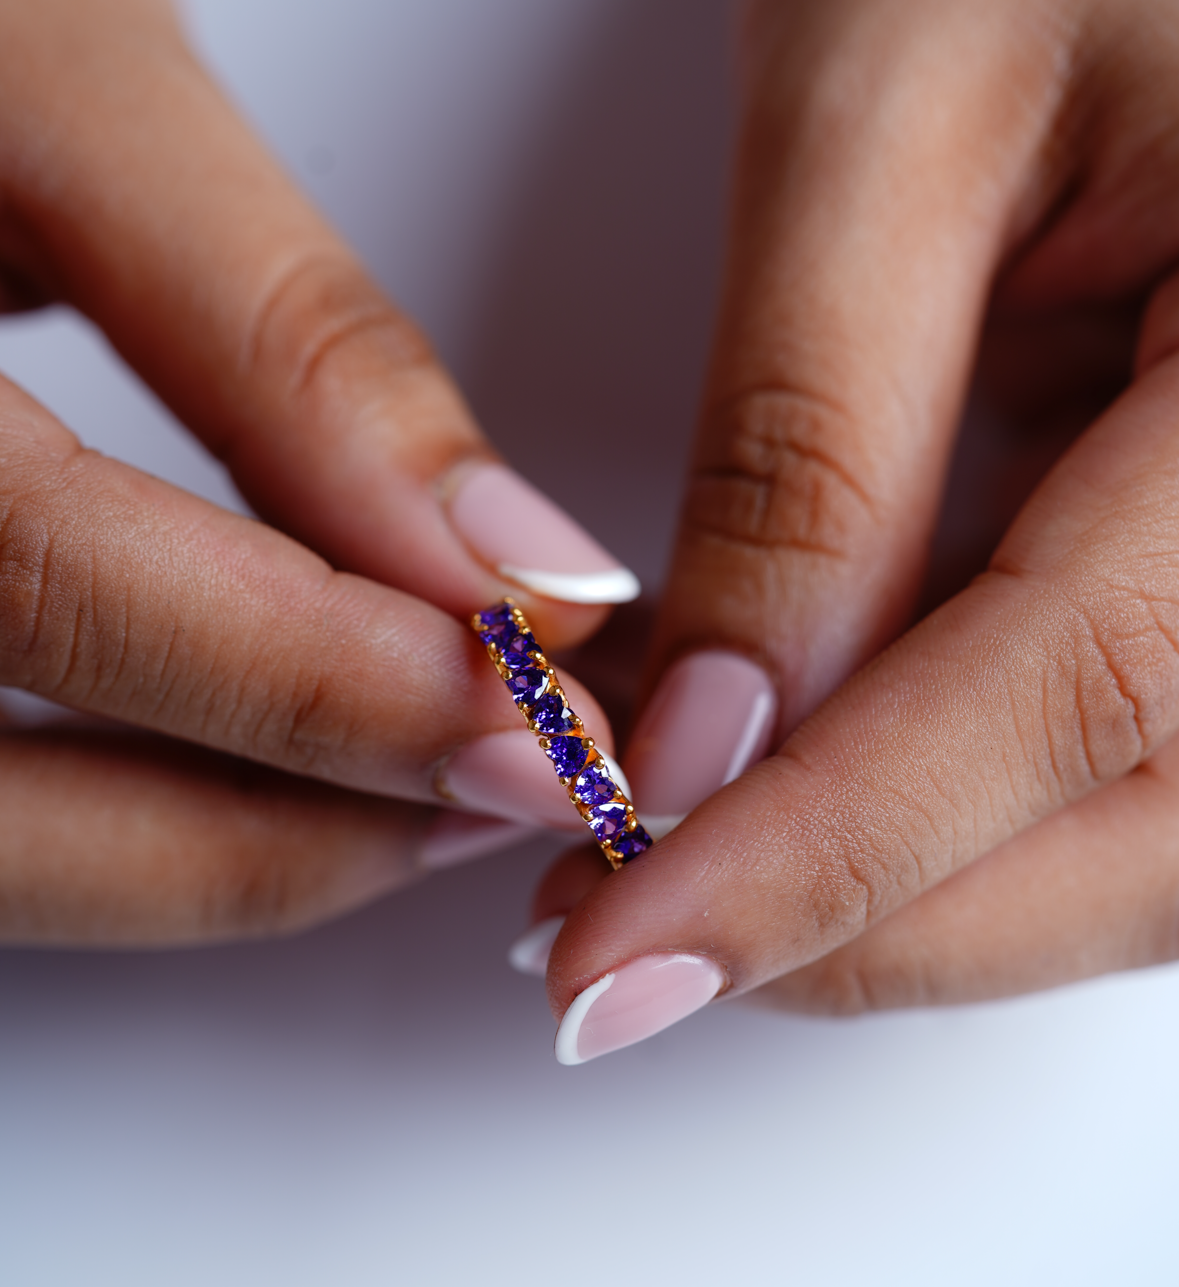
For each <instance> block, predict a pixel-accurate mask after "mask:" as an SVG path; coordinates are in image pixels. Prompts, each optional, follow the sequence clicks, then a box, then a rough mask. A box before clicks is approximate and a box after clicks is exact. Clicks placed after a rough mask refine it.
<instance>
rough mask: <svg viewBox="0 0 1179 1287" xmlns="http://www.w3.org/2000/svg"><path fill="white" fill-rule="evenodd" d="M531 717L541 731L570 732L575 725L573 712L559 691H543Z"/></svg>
mask: <svg viewBox="0 0 1179 1287" xmlns="http://www.w3.org/2000/svg"><path fill="white" fill-rule="evenodd" d="M531 718H532V719H533V720H534V721H535V723H536V727H537V728H538V729H540V731H541V732H542V733H550V734H552V733H571V732H572V731H573V730H574V729H575V728H576V727H577V723H576V721H575V720H574V718H573V712H572V711H571V710H570V709H569V707H568V706H566V705H565V699H564V698H563V697H562V696H561V695H560V694H559V693H545V695H544V696H543V697H542V698H541V699H540V701H539V702H537V703H536V709H535V710H533V711H532V714H531Z"/></svg>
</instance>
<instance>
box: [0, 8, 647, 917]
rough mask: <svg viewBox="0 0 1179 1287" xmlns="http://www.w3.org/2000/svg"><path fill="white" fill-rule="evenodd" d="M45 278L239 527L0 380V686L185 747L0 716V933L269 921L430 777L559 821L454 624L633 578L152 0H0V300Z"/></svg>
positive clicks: (549, 637)
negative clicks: (545, 483)
mask: <svg viewBox="0 0 1179 1287" xmlns="http://www.w3.org/2000/svg"><path fill="white" fill-rule="evenodd" d="M49 300H62V301H66V302H69V303H71V304H73V305H75V306H76V307H77V308H79V309H81V310H82V311H84V312H85V313H87V314H88V315H89V316H90V317H91V318H93V319H94V321H95V322H97V323H98V325H100V326H101V327H102V328H103V329H104V331H105V332H106V334H107V336H108V337H109V338H110V340H111V342H112V344H113V345H114V346H115V347H116V348H117V349H118V350H119V352H120V353H121V354H122V355H123V356H124V357H125V358H126V359H127V360H128V361H129V362H130V363H131V364H132V365H133V366H134V367H135V368H136V370H138V371H139V373H140V374H141V375H142V376H143V377H144V379H146V380H147V381H148V383H150V384H151V385H152V387H153V388H154V389H155V390H156V391H157V393H159V394H160V396H161V397H162V398H164V399H165V401H167V403H168V404H169V405H170V406H171V407H172V408H173V410H174V411H175V412H176V413H177V415H178V416H180V417H181V419H182V420H184V421H185V423H186V424H188V425H189V426H190V427H191V428H192V429H193V431H194V432H195V433H197V434H198V435H199V437H200V438H201V440H202V441H203V442H204V443H205V444H206V445H207V446H208V447H209V448H210V449H211V450H212V451H214V452H215V453H216V454H217V455H218V456H220V457H221V459H223V460H224V461H225V462H226V464H227V465H228V466H229V468H230V470H231V471H232V473H233V477H234V479H235V480H236V482H237V484H238V486H239V487H240V488H241V490H242V492H243V494H244V495H245V496H246V498H247V499H248V500H249V501H250V503H251V504H252V505H253V506H254V507H255V509H256V510H257V511H258V513H259V514H261V515H262V516H263V518H264V519H265V520H266V521H267V522H268V523H270V524H271V526H264V525H262V524H260V523H257V522H253V521H250V520H247V519H243V518H239V517H237V516H234V515H231V514H227V513H225V512H222V511H220V510H218V509H216V508H215V507H213V506H211V505H209V504H206V503H205V502H203V501H200V500H197V499H195V498H194V497H192V496H189V495H187V494H185V493H183V492H181V491H178V490H177V489H175V488H173V487H170V486H167V485H165V484H164V483H161V482H159V481H157V480H155V479H153V478H149V477H147V476H145V475H143V474H141V473H138V472H137V471H135V470H133V469H130V468H128V467H126V466H124V465H122V464H119V463H118V462H115V461H112V460H108V459H105V458H102V457H100V456H98V455H97V454H95V453H93V452H89V451H85V450H83V449H82V448H81V446H80V445H79V443H78V441H77V440H76V439H75V438H74V437H73V435H72V434H70V433H69V432H68V430H67V429H65V428H64V427H63V426H61V425H60V424H59V423H57V422H56V421H55V420H54V419H53V417H52V416H50V415H49V414H48V413H47V412H46V411H45V410H44V409H43V408H41V407H40V406H38V405H37V404H36V403H34V402H33V401H32V400H30V399H29V398H28V397H26V396H25V395H24V394H22V393H21V391H20V390H18V389H17V388H15V387H14V386H12V385H11V384H8V383H4V382H0V685H9V686H19V687H23V688H26V689H28V690H30V691H31V692H34V693H39V694H41V695H43V696H45V697H48V698H52V699H53V700H55V701H58V702H62V703H65V704H66V705H68V706H72V707H74V708H76V709H77V710H80V711H85V712H90V713H92V714H96V715H101V716H106V717H113V718H115V719H117V720H120V721H125V722H128V723H130V724H134V725H137V726H139V727H140V728H141V729H144V730H151V731H154V732H155V733H157V734H166V735H169V736H171V737H175V738H180V739H183V740H184V741H186V742H190V743H199V744H200V745H201V746H202V747H204V748H206V749H205V750H203V751H197V750H194V749H192V748H184V747H181V746H177V745H170V744H165V743H163V742H161V741H160V740H158V739H152V738H149V737H146V736H143V735H140V736H135V737H129V736H128V735H126V734H118V735H116V734H113V733H112V734H109V735H99V734H97V733H89V734H86V735H72V734H67V733H64V732H61V731H55V732H52V733H38V734H35V735H33V734H24V733H20V732H18V731H14V730H9V731H7V732H6V733H5V734H4V736H3V737H0V817H2V818H3V820H4V821H3V826H2V827H0V938H4V939H8V940H13V939H19V940H36V941H47V940H58V941H62V940H68V941H118V942H143V941H150V942H159V941H167V940H177V939H193V938H200V937H209V936H220V935H225V934H232V933H241V932H251V931H261V930H267V929H275V928H282V927H286V926H290V925H294V924H302V923H305V922H307V921H308V920H311V919H314V918H316V917H318V916H322V915H326V914H329V913H332V912H334V911H336V910H339V909H340V908H342V907H344V906H349V905H352V904H353V903H355V902H358V901H360V900H361V899H363V898H365V897H368V896H371V895H372V894H373V893H375V892H377V891H379V890H381V889H384V888H389V887H391V886H392V885H394V884H396V883H398V882H399V881H401V880H403V879H406V878H407V877H408V876H409V875H410V874H412V873H413V872H414V871H416V870H418V869H419V868H420V867H421V866H422V865H423V863H425V864H429V863H430V862H431V861H438V859H439V856H440V855H441V856H443V857H444V856H445V855H446V853H449V854H452V855H453V853H454V851H455V850H454V845H453V843H451V842H452V841H453V840H454V836H453V834H452V832H450V831H447V828H446V827H443V832H442V840H445V841H446V844H442V840H440V835H439V832H438V831H437V830H435V831H434V832H432V833H430V834H429V836H427V829H428V827H429V826H430V825H431V820H432V819H433V818H434V817H435V810H434V808H433V807H423V806H436V805H438V804H440V803H443V802H444V801H445V800H447V799H449V800H453V801H457V803H459V804H462V805H466V806H467V807H470V808H475V809H479V810H481V811H482V812H484V813H495V814H498V815H501V816H505V817H515V818H521V819H525V820H532V821H544V820H550V819H551V820H553V821H556V822H557V823H563V822H564V823H568V822H569V821H570V819H569V814H570V810H569V806H568V801H567V800H566V799H565V796H564V792H562V791H561V790H560V788H559V785H558V784H557V783H556V782H555V781H554V780H553V778H552V775H551V772H550V770H549V767H548V765H547V763H546V762H545V761H544V759H543V757H541V756H539V755H538V754H537V752H536V748H535V744H534V739H533V738H532V736H531V735H530V734H528V733H527V732H526V731H525V730H524V729H523V727H522V725H521V723H520V719H519V715H518V714H517V712H516V711H515V710H514V708H513V706H512V704H511V702H510V700H509V699H508V698H507V696H506V694H505V692H504V690H503V687H502V684H500V682H499V680H498V679H497V677H496V676H495V674H494V672H493V670H492V669H491V667H489V666H488V664H487V660H486V657H485V656H484V655H483V652H482V649H481V648H480V646H479V644H478V641H477V640H476V639H475V638H474V636H473V635H471V633H470V631H469V630H468V629H467V628H466V626H465V625H464V624H462V622H461V620H455V618H456V617H458V618H460V619H461V618H464V617H465V616H466V615H468V614H469V613H471V612H472V611H474V610H477V609H478V608H480V607H483V606H485V605H486V604H487V603H489V602H492V601H494V600H495V599H497V598H498V597H500V596H501V595H502V594H503V593H504V592H505V590H511V591H512V592H513V593H515V594H516V595H517V597H518V599H519V600H520V602H521V604H522V606H524V607H526V609H527V611H528V613H529V614H530V616H531V618H532V619H533V621H534V622H535V624H536V626H537V628H538V629H539V630H541V631H543V637H544V639H545V642H546V644H547V645H549V646H551V647H558V646H560V645H561V644H562V643H569V642H573V641H576V640H578V639H580V638H583V637H584V636H585V635H586V634H588V633H589V632H590V631H591V630H592V629H593V628H594V627H595V626H596V625H597V624H598V623H599V622H600V621H601V619H602V617H603V615H604V612H605V608H604V607H603V606H601V605H603V604H605V603H607V602H613V601H616V600H618V599H621V598H625V597H628V595H630V594H632V593H633V592H634V589H635V587H634V585H633V578H632V577H630V574H629V573H627V572H626V571H625V569H622V568H621V567H620V566H619V565H618V564H617V563H616V562H615V561H614V560H613V559H611V558H610V556H609V555H607V554H606V553H605V552H604V551H602V550H601V549H600V548H599V547H597V546H596V545H595V544H594V542H593V541H591V540H590V539H589V537H587V536H586V535H585V534H584V533H583V532H582V531H581V530H580V528H578V527H576V526H575V524H574V523H573V522H572V521H571V520H570V519H568V518H567V517H566V516H565V515H563V514H562V513H561V512H560V511H558V510H557V509H556V508H555V507H554V506H552V505H551V504H550V503H549V502H547V501H545V500H544V498H543V497H541V496H540V495H539V494H538V493H536V492H534V491H533V490H532V489H531V488H529V487H528V486H527V485H526V484H525V483H524V482H523V480H521V479H520V478H518V477H517V476H516V475H514V474H512V473H511V471H509V470H508V469H506V468H505V467H504V466H502V465H501V464H500V463H498V461H497V460H496V458H495V455H494V453H493V452H492V450H491V449H490V447H489V446H488V444H487V443H486V442H485V441H484V440H483V439H482V437H481V436H480V434H479V433H478V431H477V429H476V428H475V426H474V424H473V423H472V421H471V417H470V415H469V413H468V411H467V409H466V408H465V406H464V405H463V403H462V400H461V399H460V397H459V396H458V394H457V392H456V390H455V388H454V386H453V385H452V384H451V382H450V381H449V380H448V378H447V376H446V375H445V373H444V372H443V371H442V370H441V369H440V368H439V366H438V365H437V364H436V362H435V360H434V358H433V357H432V355H431V353H430V351H429V349H428V347H427V345H426V344H425V342H424V341H423V339H422V338H421V336H420V335H419V334H418V333H417V332H416V331H415V330H414V328H413V327H412V325H411V324H410V323H409V322H407V321H406V319H405V318H404V317H402V316H400V315H399V314H398V313H397V312H396V311H395V310H394V308H393V307H392V306H391V305H390V304H389V303H388V302H387V301H386V299H385V298H384V297H383V296H382V294H381V292H380V291H379V290H378V289H377V288H376V287H375V286H374V285H373V284H372V283H371V282H370V281H369V279H368V277H367V275H366V274H365V272H364V270H363V268H362V266H361V265H360V264H359V263H358V262H357V260H356V259H355V257H354V256H353V255H352V254H351V252H350V251H349V250H348V249H347V247H346V246H344V245H343V244H342V243H341V241H340V240H339V238H338V237H337V236H336V235H335V234H334V233H333V232H332V230H331V229H330V228H329V227H327V226H326V225H325V223H324V221H323V220H322V219H321V218H320V217H319V215H318V214H317V213H316V212H315V211H314V209H313V208H312V207H311V206H310V205H309V204H308V203H307V202H306V201H305V200H304V199H303V198H302V197H301V196H300V195H299V193H298V192H297V191H296V190H295V189H294V188H293V186H292V185H291V183H290V182H289V181H288V180H287V178H286V177H285V176H284V175H283V174H282V172H281V171H280V170H279V168H278V167H277V166H276V165H275V164H274V162H273V161H272V160H271V159H270V158H269V157H268V156H267V154H266V153H265V151H264V150H263V149H262V148H261V147H260V145H259V144H258V142H257V141H256V140H255V139H254V138H253V137H252V136H251V134H250V132H249V131H248V130H247V129H246V128H245V127H244V126H243V124H242V122H241V121H240V120H239V119H238V118H237V116H236V115H235V114H234V112H233V111H232V110H231V109H230V108H229V106H228V105H227V104H226V102H225V101H224V99H223V98H222V97H221V96H220V94H219V93H218V91H217V90H216V88H215V87H214V86H213V84H212V83H211V81H210V80H209V78H208V77H207V75H206V74H205V73H204V72H203V71H202V70H201V68H200V67H199V66H198V65H197V63H196V62H195V60H194V59H193V57H192V56H191V54H190V53H189V51H188V49H187V47H186V45H185V43H184V40H183V38H182V36H181V33H180V31H179V29H178V27H177V25H176V22H175V19H174V16H173V15H172V13H171V11H170V10H169V9H168V8H166V7H165V6H164V5H163V4H161V3H157V2H156V0H37V3H35V4H29V3H25V2H23V0H5V2H4V3H0V302H2V304H3V306H4V307H6V308H8V309H15V308H22V307H29V306H33V305H36V304H38V303H41V302H44V301H49ZM312 551H314V553H313V552H312ZM530 591H537V592H540V593H542V594H543V595H544V596H545V597H537V596H536V595H535V594H533V593H531V592H530ZM572 694H575V697H574V699H575V701H576V703H577V708H578V710H579V711H583V714H587V715H588V719H589V721H590V723H591V724H593V723H595V722H596V723H597V726H598V727H597V732H598V735H599V736H602V737H607V738H608V736H609V734H608V730H607V729H605V728H604V727H603V726H602V719H601V717H600V714H596V708H595V707H594V706H593V703H592V702H591V701H590V700H589V699H588V698H587V696H586V694H585V693H584V692H582V691H581V690H578V689H573V690H572ZM572 694H571V695H572ZM231 756H240V757H245V758H246V759H247V760H251V761H255V762H256V764H259V765H265V766H269V770H263V769H259V768H256V767H254V766H250V765H246V764H243V763H241V762H239V761H235V760H233V759H231V758H229V757H231ZM273 770H283V771H285V772H286V773H289V774H299V775H305V777H311V778H316V779H319V784H309V783H308V782H307V781H306V780H305V777H304V778H293V777H287V776H285V774H284V773H281V772H274V771H273ZM356 792H366V793H372V794H373V795H375V796H385V797H397V798H398V800H399V801H403V802H413V803H394V802H392V801H391V800H388V799H385V800H381V799H374V798H370V797H369V796H363V795H358V794H355V793H356ZM571 825H574V826H576V825H577V821H576V819H575V818H574V819H572V823H571ZM470 839H471V837H470V836H468V837H467V840H470ZM440 845H441V848H440ZM447 846H449V847H447Z"/></svg>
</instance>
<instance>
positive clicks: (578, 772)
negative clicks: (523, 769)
mask: <svg viewBox="0 0 1179 1287" xmlns="http://www.w3.org/2000/svg"><path fill="white" fill-rule="evenodd" d="M471 628H472V629H473V630H474V631H475V633H476V634H477V635H478V636H479V638H480V639H482V640H483V642H484V643H485V644H486V645H487V651H488V653H489V654H490V656H491V660H492V661H493V662H495V667H496V669H497V670H498V671H499V673H500V675H501V677H502V678H503V681H504V683H506V684H507V686H508V691H509V692H510V693H511V694H512V698H513V700H514V701H515V703H516V705H517V706H518V707H519V708H520V710H521V711H522V713H523V715H524V717H525V719H527V721H528V727H529V728H530V729H531V730H532V732H533V733H535V734H536V737H537V740H538V741H539V742H540V747H541V750H543V751H544V753H545V754H546V755H547V756H548V757H549V759H550V760H551V761H552V763H553V767H554V768H555V769H556V770H557V776H558V777H559V778H560V779H561V783H562V785H563V786H564V787H565V790H566V791H568V792H569V799H570V800H572V801H573V803H574V804H575V805H576V806H577V811H578V813H580V814H581V816H582V819H583V820H584V821H585V823H586V825H587V826H588V827H589V829H590V830H591V831H592V832H593V833H594V839H595V840H597V842H598V844H599V845H600V846H601V848H602V852H603V853H604V854H605V855H606V857H607V858H608V859H609V860H610V865H611V866H612V867H613V868H614V869H615V870H617V869H618V868H619V867H621V866H622V865H623V863H628V862H630V860H631V859H632V858H637V857H638V856H639V854H641V853H644V852H645V851H646V850H648V849H650V848H651V845H652V844H653V843H654V842H653V841H652V839H651V837H650V836H649V835H648V834H647V832H646V831H645V830H644V829H643V826H642V824H641V823H640V822H639V820H638V818H636V817H635V811H634V806H633V805H632V804H631V802H630V801H629V800H628V799H627V798H626V796H625V795H624V794H623V792H622V790H621V789H620V788H619V786H618V783H617V782H615V781H614V779H613V778H612V777H611V776H610V770H609V768H608V767H607V765H606V762H605V760H604V759H603V758H602V755H601V753H600V752H599V751H598V749H597V748H596V747H595V746H594V740H593V738H592V737H586V735H585V726H584V725H583V724H582V722H581V720H580V719H578V717H577V716H576V715H575V714H574V713H573V711H572V710H571V709H570V707H569V702H568V701H567V700H566V697H565V694H564V693H563V692H562V691H561V685H560V684H559V683H558V682H557V673H556V671H555V670H553V668H552V666H550V665H549V663H548V660H547V659H546V657H545V655H544V653H543V652H541V650H540V647H539V645H538V644H537V642H536V640H535V639H534V638H533V635H532V630H531V628H530V627H529V625H528V622H527V621H526V620H525V617H524V614H523V613H522V612H521V611H520V609H519V608H518V607H516V605H515V603H514V602H513V601H512V600H511V599H504V600H502V601H501V602H500V603H497V604H496V605H495V606H494V607H492V608H487V609H486V610H484V611H483V612H477V613H476V614H475V615H474V616H473V617H472V618H471Z"/></svg>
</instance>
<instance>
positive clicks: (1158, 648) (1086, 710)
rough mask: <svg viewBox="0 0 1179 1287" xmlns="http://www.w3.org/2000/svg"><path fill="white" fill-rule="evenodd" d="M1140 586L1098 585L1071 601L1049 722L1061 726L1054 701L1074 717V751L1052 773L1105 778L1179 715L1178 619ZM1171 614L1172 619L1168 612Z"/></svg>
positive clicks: (1157, 741) (1139, 755)
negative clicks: (1067, 643) (1067, 640)
mask: <svg viewBox="0 0 1179 1287" xmlns="http://www.w3.org/2000/svg"><path fill="white" fill-rule="evenodd" d="M1175 608H1176V605H1174V604H1168V605H1166V606H1165V607H1164V605H1163V604H1161V603H1160V602H1159V601H1158V600H1152V599H1149V598H1147V597H1145V596H1144V595H1143V594H1142V592H1141V591H1140V590H1129V589H1127V588H1125V587H1110V586H1108V585H1106V586H1102V587H1101V588H1100V591H1099V592H1098V593H1096V594H1095V593H1093V590H1092V588H1090V589H1089V590H1088V591H1087V592H1085V593H1083V594H1079V595H1076V596H1075V597H1073V598H1072V601H1071V602H1069V604H1068V611H1069V615H1070V617H1071V624H1070V628H1069V630H1068V638H1069V646H1068V647H1067V648H1066V649H1065V650H1064V656H1063V658H1062V665H1061V667H1060V669H1061V671H1062V674H1061V675H1060V676H1059V678H1058V680H1057V683H1056V685H1054V687H1055V688H1056V689H1057V692H1056V694H1055V700H1050V701H1049V702H1047V703H1046V705H1047V707H1048V709H1047V710H1046V722H1047V724H1048V727H1049V730H1050V732H1049V739H1050V741H1051V738H1052V733H1051V730H1052V729H1054V728H1057V727H1060V724H1061V721H1060V719H1059V715H1058V710H1057V709H1055V708H1057V707H1058V706H1059V705H1061V704H1063V705H1064V706H1065V715H1066V718H1067V721H1068V722H1067V723H1066V724H1065V727H1068V726H1069V724H1071V727H1072V730H1073V735H1072V739H1071V742H1072V747H1073V753H1072V755H1071V756H1070V757H1069V760H1068V761H1064V762H1060V761H1059V758H1058V757H1059V752H1058V751H1056V748H1051V749H1053V751H1054V754H1053V756H1052V758H1053V761H1054V766H1055V767H1056V770H1057V776H1058V777H1063V778H1066V779H1067V778H1069V777H1071V776H1072V775H1073V774H1075V773H1077V772H1080V773H1081V774H1082V775H1083V778H1084V779H1086V780H1087V784H1089V785H1092V784H1097V783H1101V782H1107V781H1109V780H1111V779H1112V778H1114V777H1118V776H1120V775H1121V774H1123V773H1125V772H1127V771H1128V770H1129V769H1131V768H1133V767H1134V766H1135V765H1136V764H1138V763H1140V762H1141V761H1142V760H1143V759H1144V758H1145V757H1146V756H1147V755H1149V754H1150V753H1151V752H1152V751H1153V750H1154V749H1156V748H1157V747H1158V746H1159V745H1161V743H1162V742H1163V741H1164V740H1165V739H1166V737H1167V736H1169V735H1170V733H1171V732H1173V731H1174V725H1175V720H1176V717H1177V716H1179V631H1177V629H1176V627H1177V626H1179V619H1176V613H1175ZM1169 618H1170V619H1169Z"/></svg>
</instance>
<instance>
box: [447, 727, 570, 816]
mask: <svg viewBox="0 0 1179 1287" xmlns="http://www.w3.org/2000/svg"><path fill="white" fill-rule="evenodd" d="M437 785H438V790H439V792H440V793H441V794H442V795H444V796H445V797H446V798H447V799H450V800H453V801H454V802H455V804H458V805H461V806H462V807H463V808H464V809H469V810H470V811H471V812H472V813H482V814H490V815H491V816H492V817H494V818H506V819H507V820H508V821H510V822H519V823H531V824H532V825H533V826H538V827H556V828H557V829H558V830H560V831H576V832H581V831H584V830H585V823H584V822H582V820H581V818H580V816H579V815H578V812H577V810H576V809H575V808H574V807H573V806H572V805H571V804H570V803H569V795H568V792H566V790H565V788H564V787H563V786H562V785H561V783H560V780H559V779H558V777H557V775H556V774H555V773H554V772H553V766H552V765H551V764H550V763H549V761H548V759H546V757H545V756H544V754H543V753H542V752H541V749H540V747H539V746H537V744H536V738H535V737H534V736H533V735H532V734H531V733H530V732H528V730H527V729H523V728H522V729H519V730H514V731H510V732H505V733H488V734H486V735H485V736H483V737H480V738H476V739H475V741H473V742H468V743H467V744H466V746H463V747H460V748H459V750H457V751H456V752H455V753H454V755H452V756H451V757H450V759H449V760H448V761H447V762H446V763H445V764H444V765H443V766H442V768H441V769H440V770H439V772H438V777H437Z"/></svg>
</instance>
